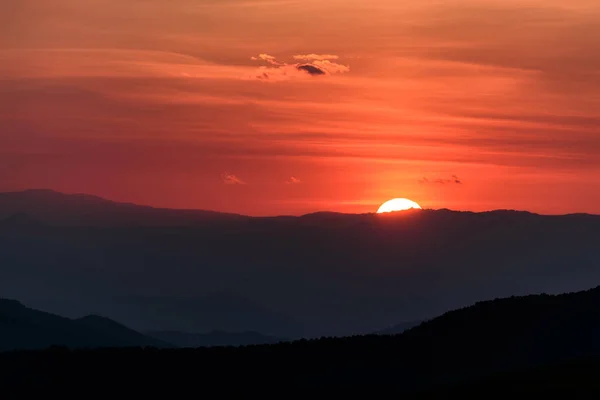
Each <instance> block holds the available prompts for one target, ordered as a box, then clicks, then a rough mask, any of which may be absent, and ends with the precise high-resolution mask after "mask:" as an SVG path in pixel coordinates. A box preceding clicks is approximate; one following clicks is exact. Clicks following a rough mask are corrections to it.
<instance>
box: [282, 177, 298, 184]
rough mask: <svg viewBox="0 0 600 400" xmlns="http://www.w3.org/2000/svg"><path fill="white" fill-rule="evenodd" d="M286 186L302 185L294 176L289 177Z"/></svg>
mask: <svg viewBox="0 0 600 400" xmlns="http://www.w3.org/2000/svg"><path fill="white" fill-rule="evenodd" d="M285 183H286V185H297V184H299V183H302V181H301V180H300V179H298V178H296V177H294V176H290V178H289V179H288V180H286V181H285Z"/></svg>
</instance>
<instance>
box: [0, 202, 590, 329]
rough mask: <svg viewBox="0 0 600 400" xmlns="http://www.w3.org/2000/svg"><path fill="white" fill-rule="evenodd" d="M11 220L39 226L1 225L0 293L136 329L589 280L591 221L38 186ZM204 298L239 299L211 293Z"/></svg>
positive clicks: (380, 306) (381, 318)
mask: <svg viewBox="0 0 600 400" xmlns="http://www.w3.org/2000/svg"><path fill="white" fill-rule="evenodd" d="M18 213H23V214H24V215H27V216H28V218H29V221H30V222H31V220H33V221H38V223H35V224H34V223H29V222H26V223H23V221H22V220H21V222H18V221H17V223H18V225H19V226H20V228H19V229H14V226H15V220H14V219H13V220H12V221H13V222H11V223H9V224H2V223H0V265H2V270H1V271H0V274H1V276H0V293H3V296H6V297H11V298H19V299H22V300H23V301H25V302H26V303H27V304H30V305H32V306H35V307H36V308H38V309H43V310H45V311H48V312H53V313H57V314H60V315H65V316H69V317H73V318H74V317H78V316H81V315H84V314H87V313H90V312H91V313H96V314H100V315H105V316H107V317H109V318H111V319H114V320H117V321H121V322H123V323H125V324H126V325H127V326H131V327H132V328H134V329H136V330H138V331H147V330H163V331H164V330H175V331H185V332H209V331H211V330H214V329H220V330H224V331H231V332H243V331H256V332H261V333H263V334H265V335H270V336H277V337H289V338H291V339H294V338H300V337H319V336H341V335H355V334H366V333H371V332H378V331H380V330H382V329H385V328H386V327H389V326H391V325H393V324H395V323H398V322H399V321H422V320H426V319H430V318H432V317H433V316H436V315H440V314H441V313H443V312H445V311H448V310H451V309H456V308H460V307H464V306H466V305H469V304H472V303H474V302H476V301H479V300H484V299H486V298H496V297H509V296H512V295H525V294H535V293H538V294H539V293H550V294H552V293H561V292H572V291H577V290H582V289H585V288H586V287H587V286H588V285H589V282H600V269H598V268H597V259H598V250H597V246H598V245H597V243H598V240H599V238H600V217H599V216H594V215H585V214H573V215H561V216H548V215H538V214H533V213H529V212H521V211H511V210H499V211H490V212H482V213H473V212H456V211H450V210H412V211H408V212H399V213H391V214H387V215H382V214H340V213H328V212H326V213H314V214H309V215H304V216H300V217H290V216H284V217H268V218H262V217H261V218H256V217H245V216H236V215H229V214H219V213H212V212H205V211H198V212H196V211H186V210H162V209H154V208H151V207H143V206H136V205H132V204H127V205H123V204H120V203H113V202H110V201H108V200H103V199H99V198H96V197H89V196H84V195H65V194H60V193H56V192H46V191H27V192H20V193H8V194H0V215H5V216H6V218H11V217H14V215H16V214H18ZM34 277H35V278H34ZM215 292H220V293H227V294H228V296H231V297H235V298H237V299H244V300H243V301H237V300H236V302H235V303H234V304H232V303H231V302H229V301H227V300H226V299H221V300H219V299H215V298H211V296H212V294H213V293H215ZM133 294H135V296H134V295H133ZM161 304H162V305H161ZM244 304H247V305H244ZM249 307H251V308H253V309H254V310H255V311H250V308H249ZM75 308H77V309H75ZM183 310H185V311H183Z"/></svg>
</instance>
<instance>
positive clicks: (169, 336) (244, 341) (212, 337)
mask: <svg viewBox="0 0 600 400" xmlns="http://www.w3.org/2000/svg"><path fill="white" fill-rule="evenodd" d="M146 334H147V335H148V336H151V337H155V338H157V339H160V340H163V341H165V342H168V343H173V344H174V345H176V346H178V347H187V348H189V347H213V346H250V345H259V344H274V343H280V342H288V341H289V339H285V338H279V337H274V336H266V335H262V334H260V333H258V332H224V331H212V332H209V333H188V332H177V331H150V332H146Z"/></svg>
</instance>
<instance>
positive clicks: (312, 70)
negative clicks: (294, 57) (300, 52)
mask: <svg viewBox="0 0 600 400" xmlns="http://www.w3.org/2000/svg"><path fill="white" fill-rule="evenodd" d="M296 69H298V70H299V71H305V72H307V73H308V74H309V75H325V74H326V72H325V71H323V70H322V69H321V68H319V67H317V66H316V65H312V64H300V65H297V66H296Z"/></svg>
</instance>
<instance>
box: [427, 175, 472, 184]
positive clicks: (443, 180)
mask: <svg viewBox="0 0 600 400" xmlns="http://www.w3.org/2000/svg"><path fill="white" fill-rule="evenodd" d="M419 183H421V184H436V185H445V184H456V185H462V183H463V182H462V180H461V179H460V178H459V177H458V176H456V175H452V176H451V177H450V178H436V179H429V178H425V177H423V178H421V179H419Z"/></svg>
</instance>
